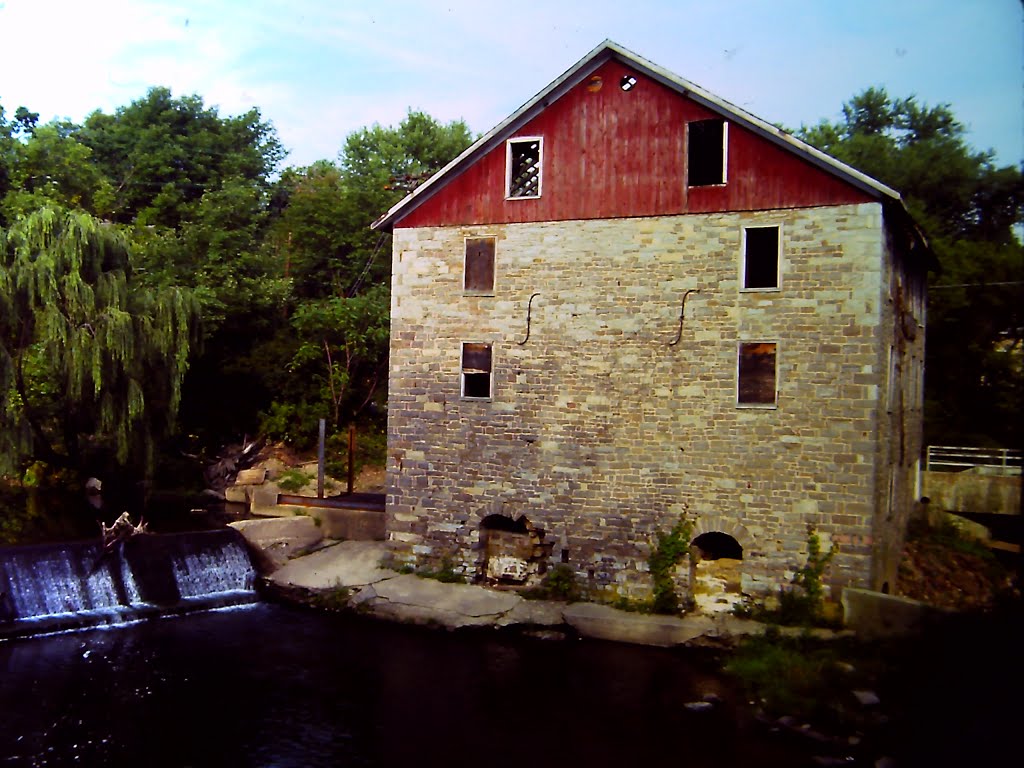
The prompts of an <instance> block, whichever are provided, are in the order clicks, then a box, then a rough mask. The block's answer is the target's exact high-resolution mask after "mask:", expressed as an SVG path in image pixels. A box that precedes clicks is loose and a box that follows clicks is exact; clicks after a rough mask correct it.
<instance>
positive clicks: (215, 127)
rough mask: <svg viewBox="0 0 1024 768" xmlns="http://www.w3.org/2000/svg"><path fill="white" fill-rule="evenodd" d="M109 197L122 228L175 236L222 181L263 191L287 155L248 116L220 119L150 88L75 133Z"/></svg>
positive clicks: (269, 130)
mask: <svg viewBox="0 0 1024 768" xmlns="http://www.w3.org/2000/svg"><path fill="white" fill-rule="evenodd" d="M77 138H78V140H79V141H80V142H81V143H83V144H84V145H85V146H87V147H89V148H90V149H92V151H93V157H94V160H95V162H96V163H97V165H98V166H99V167H100V168H101V169H102V171H103V173H104V174H105V176H106V177H107V178H108V179H110V183H111V185H112V187H113V190H114V196H113V201H112V205H111V216H112V218H113V219H114V220H115V221H117V222H119V223H135V224H139V225H144V226H149V225H155V226H163V227H171V228H177V227H179V226H180V225H181V224H182V223H183V222H186V221H188V220H189V218H190V216H191V214H192V213H193V211H194V210H195V208H196V207H197V206H198V204H199V202H200V201H201V200H202V198H203V196H204V195H205V194H207V193H209V192H212V191H215V190H217V189H219V188H220V186H221V185H222V183H223V182H224V181H225V180H227V179H236V180H237V179H244V180H245V181H247V182H249V183H251V184H254V185H256V186H257V187H260V188H261V189H266V188H267V186H268V184H269V182H268V178H269V175H270V174H271V173H272V172H273V171H274V169H275V168H276V167H277V164H278V163H279V162H280V160H281V158H282V157H283V155H284V151H283V149H282V147H281V144H280V142H279V141H278V139H277V134H276V132H275V131H274V128H273V126H272V125H271V124H270V123H267V122H264V121H262V120H261V118H260V113H259V111H258V110H256V109H252V110H250V111H249V112H247V113H245V114H244V115H240V116H238V117H226V118H225V117H221V116H220V115H219V114H218V112H217V109H216V108H211V107H206V106H204V104H203V100H202V99H201V98H200V97H199V96H194V95H193V96H185V97H183V98H178V99H176V98H174V97H173V96H172V95H171V91H170V90H169V89H167V88H152V89H150V91H149V92H148V93H147V94H146V96H145V98H142V99H139V100H137V101H134V102H132V103H131V104H130V105H129V106H127V107H121V108H119V109H118V110H117V111H116V112H115V113H114V114H113V115H107V114H104V113H103V112H98V111H97V112H94V113H93V114H91V115H90V116H89V117H88V118H87V119H86V121H85V125H84V126H83V127H82V128H81V130H80V131H78V134H77Z"/></svg>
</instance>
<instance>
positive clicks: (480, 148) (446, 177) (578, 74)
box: [371, 40, 923, 239]
mask: <svg viewBox="0 0 1024 768" xmlns="http://www.w3.org/2000/svg"><path fill="white" fill-rule="evenodd" d="M611 60H616V61H619V62H621V63H623V64H626V65H628V66H629V67H632V68H633V69H635V70H636V71H637V72H639V73H641V74H643V75H645V76H647V77H649V78H651V79H652V80H655V81H657V82H659V83H661V84H662V85H664V86H666V87H668V88H670V89H672V90H674V91H676V92H677V93H679V94H680V95H682V96H685V97H686V98H689V99H693V100H694V101H696V102H697V103H699V104H701V105H702V106H704V107H706V108H707V109H709V110H711V111H713V112H716V113H718V114H720V115H721V116H722V117H724V118H726V119H728V120H730V121H731V122H734V123H737V124H739V125H742V126H744V127H745V128H747V129H749V130H750V131H753V132H754V133H756V134H758V135H759V136H762V137H763V138H765V139H767V140H768V141H771V142H772V143H774V144H776V145H778V146H780V147H783V148H785V149H787V150H789V151H790V152H792V153H794V154H796V155H799V156H800V157H802V158H803V159H804V160H806V161H808V162H810V163H811V164H813V165H815V166H817V167H819V168H821V169H823V170H825V171H826V172H829V173H831V174H833V175H834V176H838V177H839V178H841V179H843V180H844V181H846V182H848V183H849V184H851V185H853V186H854V187H856V188H857V189H860V190H861V191H863V192H866V193H867V194H869V195H872V196H875V197H878V198H880V199H881V200H883V201H884V202H889V203H896V204H897V206H896V207H897V208H898V209H899V210H900V211H901V214H906V209H905V207H904V205H903V202H902V199H901V197H900V194H899V193H898V192H897V191H896V190H894V189H892V188H890V187H887V186H886V185H885V184H882V183H881V182H880V181H877V180H876V179H873V178H871V177H870V176H868V175H866V174H864V173H861V172H860V171H858V170H857V169H855V168H852V167H850V166H849V165H846V164H845V163H841V162H839V161H838V160H836V159H835V158H834V157H830V156H829V155H827V154H825V153H824V152H822V151H821V150H819V149H815V148H814V147H812V146H811V145H810V144H807V143H806V142H803V141H800V139H797V138H795V137H794V136H791V135H790V134H788V133H786V132H785V131H783V130H782V129H780V128H777V127H776V126H774V125H772V124H771V123H767V122H765V121H764V120H762V119H761V118H759V117H756V116H754V115H752V114H750V113H749V112H747V111H746V110H744V109H741V108H740V107H737V106H736V105H735V104H730V103H729V102H728V101H725V100H724V99H721V98H719V97H718V96H715V95H714V94H712V93H710V92H708V91H706V90H704V89H703V88H701V87H700V86H698V85H696V84H694V83H691V82H690V81H689V80H686V79H684V78H682V77H679V76H678V75H676V74H674V73H672V72H669V71H668V70H667V69H664V68H662V67H659V66H658V65H657V64H655V63H653V62H651V61H648V60H647V59H645V58H643V57H642V56H639V55H637V54H635V53H633V52H632V51H630V50H628V49H626V48H623V47H622V46H621V45H619V44H618V43H615V42H613V41H612V40H605V41H604V42H603V43H601V44H600V45H599V46H597V47H596V48H594V50H592V51H591V52H590V53H588V54H587V55H586V56H584V57H583V58H582V59H580V60H579V61H578V62H576V64H574V65H573V66H572V67H570V68H569V69H568V70H566V71H565V72H564V73H563V74H562V75H561V76H560V77H558V78H557V79H556V80H555V81H554V82H552V83H551V84H550V85H548V86H547V87H546V88H544V90H542V91H541V92H540V93H538V94H537V95H536V96H534V97H533V98H532V99H530V100H529V101H528V102H526V104H524V105H523V106H521V107H520V108H519V109H517V110H516V111H515V112H513V113H512V114H511V115H509V116H508V117H507V118H505V119H504V120H503V121H502V122H500V123H499V124H498V125H496V126H495V127H494V128H492V129H491V130H490V131H489V132H487V133H486V134H484V135H483V136H481V137H480V138H479V139H478V140H477V141H476V142H475V143H473V144H472V145H471V146H470V147H468V148H467V149H466V150H465V151H464V152H463V153H462V154H460V155H459V156H458V157H456V158H455V159H454V160H452V161H451V162H450V163H448V165H446V166H445V167H444V168H442V169H441V170H440V171H438V172H437V173H435V174H434V175H433V176H431V177H430V178H429V179H428V180H427V181H426V182H424V183H423V184H421V185H420V186H419V187H417V188H416V189H415V190H413V191H412V192H411V193H410V194H408V195H407V196H406V197H404V198H403V199H402V200H400V201H399V202H398V203H396V204H395V205H394V206H392V208H391V209H390V210H389V211H388V212H387V213H385V214H384V215H383V216H381V217H380V218H379V219H377V220H376V221H375V222H373V224H372V225H371V226H372V227H373V229H385V230H390V229H392V228H393V227H394V225H395V223H396V222H397V221H398V220H399V219H401V218H402V217H403V216H405V215H407V214H408V213H410V212H411V211H413V210H414V209H415V208H417V207H418V206H419V205H420V204H421V203H423V202H424V201H425V200H427V199H428V198H430V197H432V196H433V195H434V194H435V193H437V192H438V191H440V190H441V189H442V188H443V187H444V185H445V184H447V183H448V182H449V181H451V180H452V179H454V178H455V177H456V176H458V175H459V174H460V173H462V171H464V170H465V169H466V168H468V167H469V166H470V165H472V164H473V163H474V162H476V160H477V159H478V158H480V157H482V156H483V155H485V154H486V153H488V152H490V151H491V150H492V149H493V148H494V147H496V146H499V145H500V144H502V143H503V142H504V141H505V139H507V138H508V137H510V136H512V135H513V134H514V133H515V132H516V131H517V130H519V128H520V127H521V126H522V125H524V124H525V123H527V122H529V121H530V120H532V119H533V118H534V117H536V116H537V115H538V114H539V113H540V112H542V111H543V110H544V109H546V108H547V107H548V106H549V105H550V104H552V103H553V102H555V101H557V100H558V99H559V98H560V97H561V96H562V95H563V94H565V93H566V92H567V91H569V90H570V89H572V88H574V87H575V86H576V85H578V84H579V83H580V82H582V81H583V80H584V79H585V78H587V77H588V76H590V75H591V74H592V73H593V72H594V71H595V70H596V69H597V68H598V67H600V66H601V65H602V64H604V63H605V62H607V61H611ZM907 216H908V218H909V214H907ZM918 234H920V233H918ZM922 239H923V238H922Z"/></svg>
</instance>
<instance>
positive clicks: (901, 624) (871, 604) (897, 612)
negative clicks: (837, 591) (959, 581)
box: [842, 587, 945, 637]
mask: <svg viewBox="0 0 1024 768" xmlns="http://www.w3.org/2000/svg"><path fill="white" fill-rule="evenodd" d="M842 603H843V624H844V625H845V626H846V627H848V628H850V629H852V630H854V631H855V632H856V633H857V634H858V635H863V636H865V637H889V636H893V635H906V634H910V633H912V632H915V631H917V630H919V629H920V628H921V626H922V624H923V623H924V622H925V621H926V620H927V619H929V618H932V617H934V616H938V615H941V614H944V613H945V611H943V610H941V609H939V608H936V607H935V606H932V605H928V604H927V603H922V602H920V601H919V600H911V599H910V598H907V597H896V596H894V595H886V594H883V593H881V592H872V591H871V590H869V589H854V588H852V587H847V588H846V589H844V590H843V597H842Z"/></svg>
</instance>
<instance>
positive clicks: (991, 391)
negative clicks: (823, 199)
mask: <svg viewBox="0 0 1024 768" xmlns="http://www.w3.org/2000/svg"><path fill="white" fill-rule="evenodd" d="M964 134H965V129H964V126H963V125H962V124H961V123H960V122H959V121H957V119H956V117H955V115H954V114H953V112H952V110H951V109H950V107H949V106H948V105H939V106H935V107H928V106H925V105H922V104H920V103H918V101H917V100H916V99H915V98H914V97H909V98H906V99H892V98H890V96H889V95H888V94H887V93H886V92H885V90H883V89H878V88H869V89H868V90H866V91H864V92H863V93H861V94H859V95H857V96H855V97H854V98H853V99H851V100H850V102H849V103H847V104H846V105H845V106H844V107H843V119H842V120H841V121H839V122H836V123H829V122H822V123H819V124H818V125H816V126H813V127H809V128H807V127H805V128H803V129H801V131H800V132H799V135H800V136H801V137H802V138H803V139H804V140H805V141H808V142H809V143H811V144H813V145H815V146H817V147H818V148H820V149H822V150H824V151H825V152H828V153H829V154H831V155H832V156H834V157H836V158H838V159H839V160H842V161H843V162H845V163H848V164H849V165H852V166H853V167H855V168H857V169H859V170H861V171H863V172H865V173H867V174H869V175H871V176H873V177H874V178H876V179H878V180H880V181H882V182H884V183H885V184H888V185H889V186H891V187H893V188H894V189H897V190H899V191H900V192H901V194H902V195H903V197H904V199H905V200H906V202H907V207H908V208H909V209H910V210H911V212H912V213H913V214H914V216H915V218H916V219H917V221H918V222H919V223H920V224H921V225H922V227H923V228H924V230H925V232H926V234H927V235H928V238H929V241H930V243H931V245H932V247H933V248H934V250H935V252H936V255H937V256H938V259H939V263H940V266H941V272H940V273H939V274H936V275H932V276H931V280H930V285H929V301H928V344H927V353H926V354H927V360H926V376H925V396H926V403H925V408H926V410H925V440H926V442H928V443H946V444H951V443H952V444H966V445H1002V446H1012V445H1016V444H1017V441H1018V440H1019V435H1018V434H1017V423H1018V420H1019V414H1020V413H1021V411H1022V408H1024V372H1022V359H1024V346H1022V341H1024V339H1022V337H1024V288H1022V284H1021V275H1024V253H1022V247H1021V243H1020V240H1019V239H1018V236H1017V231H1015V228H1017V227H1019V226H1020V225H1021V223H1022V222H1024V207H1022V206H1024V179H1022V176H1021V172H1020V170H1019V169H1017V168H1014V167H998V166H997V165H996V164H995V161H994V155H993V153H992V152H977V151H974V150H972V149H971V148H970V147H969V146H968V145H967V143H966V141H965V138H964Z"/></svg>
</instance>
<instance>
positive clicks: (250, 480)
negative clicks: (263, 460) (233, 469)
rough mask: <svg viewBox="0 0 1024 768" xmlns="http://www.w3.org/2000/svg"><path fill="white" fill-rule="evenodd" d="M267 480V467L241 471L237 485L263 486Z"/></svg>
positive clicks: (236, 479)
mask: <svg viewBox="0 0 1024 768" xmlns="http://www.w3.org/2000/svg"><path fill="white" fill-rule="evenodd" d="M266 479H267V470H266V468H265V467H257V468H255V469H242V470H239V472H238V476H237V477H236V478H235V485H262V484H263V483H264V482H265V481H266Z"/></svg>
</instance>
